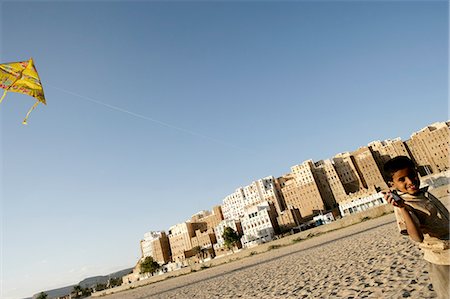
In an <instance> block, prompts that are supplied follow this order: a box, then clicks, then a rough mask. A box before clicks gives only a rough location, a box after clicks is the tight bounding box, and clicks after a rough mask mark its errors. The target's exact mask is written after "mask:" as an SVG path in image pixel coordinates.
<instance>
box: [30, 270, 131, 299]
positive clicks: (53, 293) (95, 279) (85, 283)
mask: <svg viewBox="0 0 450 299" xmlns="http://www.w3.org/2000/svg"><path fill="white" fill-rule="evenodd" d="M131 271H133V268H128V269H124V270H120V271H117V272H114V273H111V274H108V275H104V276H92V277H88V278H85V279H83V280H82V281H80V282H79V283H78V284H79V285H80V286H81V287H82V288H87V287H93V286H95V285H96V284H98V283H107V282H108V279H110V278H118V277H122V276H124V275H127V274H129V273H130V272H131ZM74 286H76V284H74V285H70V286H67V287H62V288H59V289H53V290H48V291H44V292H45V293H47V295H48V298H49V299H51V298H57V297H60V296H64V295H68V294H70V292H72V290H73V287H74ZM40 293H41V292H39V293H37V294H34V295H33V297H32V298H33V299H34V298H36V297H37V296H39V294H40ZM24 299H30V298H24Z"/></svg>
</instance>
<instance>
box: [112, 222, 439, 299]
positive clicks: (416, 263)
mask: <svg viewBox="0 0 450 299" xmlns="http://www.w3.org/2000/svg"><path fill="white" fill-rule="evenodd" d="M421 255H422V253H421V252H420V251H419V249H418V248H417V246H415V245H414V244H413V243H411V241H409V240H408V239H407V238H406V237H402V236H399V233H398V231H397V227H396V224H395V222H394V216H393V214H390V215H386V216H383V217H380V218H377V219H372V220H368V221H365V222H362V223H359V224H356V225H352V226H350V227H347V228H343V229H340V230H337V231H333V232H329V233H326V234H324V235H320V236H317V237H314V238H312V239H308V240H304V241H301V242H298V243H296V244H294V245H291V246H285V247H281V248H278V249H274V250H271V251H268V252H265V253H260V254H257V255H254V256H250V257H247V258H244V259H242V260H239V261H235V262H232V263H228V264H225V265H220V266H215V267H212V268H209V269H205V270H202V271H199V272H196V273H191V274H189V275H184V276H180V277H175V278H171V279H168V280H165V281H162V282H158V283H154V284H151V285H147V286H144V287H139V288H136V289H132V290H128V291H124V292H120V293H117V294H113V295H108V296H105V297H107V298H108V299H113V298H125V299H127V298H408V297H410V298H436V294H435V292H434V291H433V289H432V285H431V284H430V281H429V279H428V265H427V263H426V262H425V261H424V260H423V259H422V258H421Z"/></svg>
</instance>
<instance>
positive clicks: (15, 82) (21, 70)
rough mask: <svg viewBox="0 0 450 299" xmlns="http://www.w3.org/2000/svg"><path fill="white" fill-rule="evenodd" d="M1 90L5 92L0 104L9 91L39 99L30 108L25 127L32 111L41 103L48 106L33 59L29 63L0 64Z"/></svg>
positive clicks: (24, 121)
mask: <svg viewBox="0 0 450 299" xmlns="http://www.w3.org/2000/svg"><path fill="white" fill-rule="evenodd" d="M0 88H3V89H4V90H5V91H4V92H3V96H2V97H1V98H0V103H1V102H2V101H3V99H4V98H5V96H6V93H7V92H8V91H12V92H18V93H23V94H25V95H28V96H31V97H33V98H36V99H37V101H36V103H34V105H33V107H31V108H30V110H29V111H28V113H27V115H26V116H25V119H24V120H23V122H22V124H24V125H26V124H27V119H28V117H29V116H30V113H31V111H33V110H34V108H36V106H37V105H38V104H39V103H43V104H44V105H47V103H46V102H45V97H44V90H43V89H42V84H41V80H40V79H39V75H38V73H37V71H36V68H35V66H34V64H33V59H32V58H30V60H28V61H20V62H10V63H4V64H0Z"/></svg>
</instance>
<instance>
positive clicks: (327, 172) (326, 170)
mask: <svg viewBox="0 0 450 299" xmlns="http://www.w3.org/2000/svg"><path fill="white" fill-rule="evenodd" d="M313 173H314V176H315V178H316V181H317V185H318V186H319V191H320V193H321V195H322V199H323V201H324V202H325V204H326V207H327V209H328V210H331V209H334V208H337V206H338V205H337V204H338V203H339V202H341V201H343V200H345V198H346V193H345V189H344V186H343V185H342V183H341V180H340V179H339V176H338V174H337V172H336V170H335V168H334V165H333V163H332V162H331V160H329V159H327V160H320V161H317V162H315V163H314V172H313Z"/></svg>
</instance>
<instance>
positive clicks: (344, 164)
mask: <svg viewBox="0 0 450 299" xmlns="http://www.w3.org/2000/svg"><path fill="white" fill-rule="evenodd" d="M332 160H333V163H334V167H335V169H336V173H337V175H338V176H339V179H340V181H341V182H342V185H343V187H344V190H345V193H346V194H349V193H355V192H358V191H359V190H361V189H363V188H364V184H363V182H362V180H361V177H360V175H359V174H358V170H357V167H356V165H355V163H354V160H353V159H352V156H351V154H350V153H349V152H345V153H340V154H337V155H335V156H334V157H333V159H332Z"/></svg>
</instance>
